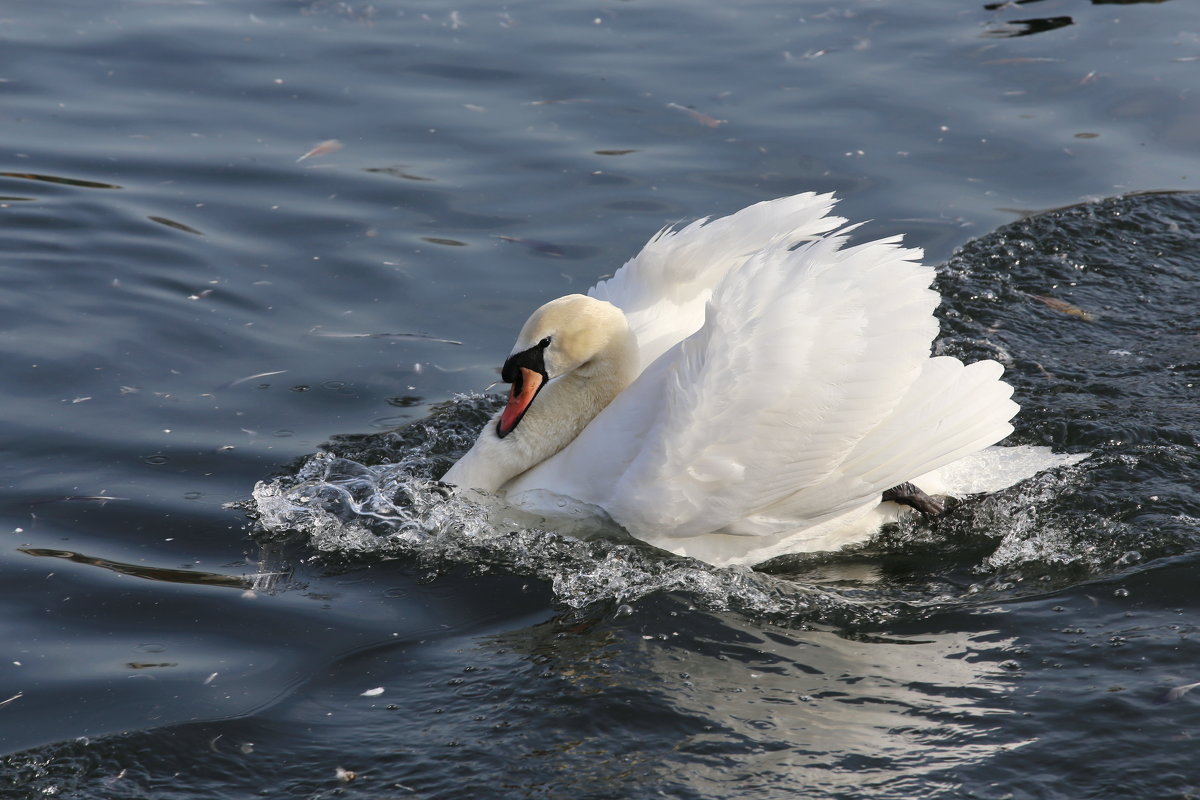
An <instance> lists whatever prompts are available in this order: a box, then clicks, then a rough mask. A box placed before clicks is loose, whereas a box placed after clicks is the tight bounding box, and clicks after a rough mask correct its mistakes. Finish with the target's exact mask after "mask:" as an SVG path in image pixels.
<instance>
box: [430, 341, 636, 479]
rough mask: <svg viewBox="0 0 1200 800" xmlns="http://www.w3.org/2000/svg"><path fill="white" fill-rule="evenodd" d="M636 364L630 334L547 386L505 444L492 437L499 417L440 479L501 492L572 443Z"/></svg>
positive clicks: (628, 378) (628, 379) (629, 377)
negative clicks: (512, 481) (519, 476)
mask: <svg viewBox="0 0 1200 800" xmlns="http://www.w3.org/2000/svg"><path fill="white" fill-rule="evenodd" d="M636 362H637V348H636V345H635V342H634V338H633V334H632V333H630V334H628V336H627V337H620V338H619V339H618V340H617V341H615V342H613V343H612V345H610V346H609V347H608V348H606V349H605V350H604V351H601V352H600V353H598V354H597V355H596V356H595V357H593V358H592V359H591V360H589V361H588V362H587V363H585V364H583V365H581V366H579V367H577V368H576V369H574V370H572V371H571V372H568V373H567V374H565V375H562V376H560V377H558V378H555V379H554V380H552V381H550V382H549V383H548V384H546V386H545V387H544V388H543V389H542V391H541V392H540V393H539V394H538V396H537V398H536V399H535V400H534V402H533V404H532V405H531V406H530V407H529V410H528V411H527V412H525V416H524V417H523V418H522V419H521V423H520V425H518V426H517V428H516V429H515V430H513V431H512V433H510V434H509V435H508V436H506V437H504V438H503V439H501V438H500V437H499V436H498V435H497V433H496V422H497V420H498V418H499V416H500V415H499V413H497V414H496V416H494V417H492V419H491V420H489V421H488V423H487V425H485V426H484V429H483V431H482V432H481V433H480V434H479V438H478V439H477V440H476V441H475V444H474V446H473V447H472V448H471V449H470V450H469V451H468V452H467V454H466V455H464V456H463V457H462V458H461V459H459V460H458V463H456V464H455V465H454V466H453V467H451V468H450V471H449V472H447V473H446V474H445V475H444V476H443V477H442V480H443V481H445V482H446V483H452V484H454V485H456V486H458V487H460V488H464V489H468V488H469V489H482V490H483V491H486V492H497V491H500V490H502V489H503V487H504V485H505V484H506V483H508V482H509V481H511V480H512V479H513V478H515V477H517V476H518V475H520V474H521V473H523V472H525V471H526V470H528V469H530V468H532V467H535V466H537V465H538V464H540V463H542V462H543V461H545V460H546V459H547V458H550V457H551V456H552V455H554V454H555V453H557V452H558V451H559V450H562V449H563V448H564V447H566V446H567V445H569V444H570V443H571V442H572V441H574V440H575V437H576V436H578V435H579V433H580V431H582V430H583V429H584V427H585V426H587V424H588V423H589V422H591V421H592V419H593V418H595V416H596V415H597V414H599V413H600V412H601V411H603V410H604V408H605V406H607V405H608V404H609V403H611V402H612V400H613V398H614V397H616V396H617V395H618V394H620V392H621V391H622V390H623V389H624V388H625V387H626V386H628V385H629V383H630V382H631V381H632V380H633V378H634V370H635V364H636Z"/></svg>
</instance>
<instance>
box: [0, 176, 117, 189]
mask: <svg viewBox="0 0 1200 800" xmlns="http://www.w3.org/2000/svg"><path fill="white" fill-rule="evenodd" d="M0 178H24V179H25V180H27V181H44V182H45V183H61V184H63V185H65V186H78V187H79V188H81V189H122V188H124V187H122V186H118V185H117V184H115V183H100V182H99V181H81V180H79V179H78V178H61V177H59V176H57V175H42V174H40V173H37V172H0Z"/></svg>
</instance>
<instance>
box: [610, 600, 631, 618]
mask: <svg viewBox="0 0 1200 800" xmlns="http://www.w3.org/2000/svg"><path fill="white" fill-rule="evenodd" d="M631 614H633V606H631V605H629V604H628V603H622V604H621V605H619V606H617V610H616V611H615V612H614V613H613V616H614V617H628V616H630V615H631Z"/></svg>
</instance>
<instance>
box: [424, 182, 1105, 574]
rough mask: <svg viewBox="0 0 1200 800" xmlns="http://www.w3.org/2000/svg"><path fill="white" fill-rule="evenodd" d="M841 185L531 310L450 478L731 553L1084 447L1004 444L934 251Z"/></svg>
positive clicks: (742, 219) (1004, 425)
mask: <svg viewBox="0 0 1200 800" xmlns="http://www.w3.org/2000/svg"><path fill="white" fill-rule="evenodd" d="M834 202H835V200H834V198H833V196H832V194H814V193H805V194H798V195H795V196H791V197H783V198H779V199H776V200H769V201H765V202H761V203H757V204H755V205H752V206H750V207H748V208H745V209H743V210H741V211H739V212H737V213H735V214H732V215H730V216H727V217H723V218H720V219H701V220H698V221H696V222H694V223H692V224H690V225H687V226H686V227H682V228H671V227H668V228H664V229H663V230H661V231H659V233H658V234H656V235H655V236H654V237H652V238H651V239H650V241H649V242H648V243H647V244H646V246H645V247H644V248H643V249H642V251H641V252H640V253H639V254H638V255H637V256H635V257H634V258H633V259H631V260H630V261H629V262H627V263H626V264H625V265H624V266H623V267H621V269H620V270H618V271H617V272H616V273H615V274H614V275H613V276H612V277H611V278H609V279H608V280H605V281H601V282H599V283H597V284H596V285H595V286H593V287H592V288H591V289H590V290H589V291H588V293H587V294H586V295H581V294H571V295H567V296H565V297H560V298H558V299H556V300H551V301H550V302H548V303H546V304H545V305H543V306H542V307H541V308H539V309H537V310H536V311H534V312H533V314H532V316H530V317H529V319H528V321H527V322H526V323H525V325H524V326H523V327H522V328H521V331H520V333H519V335H518V336H517V341H516V344H515V345H514V347H513V349H512V351H511V353H510V355H509V356H508V358H507V360H506V361H505V362H504V365H503V368H502V370H501V378H502V380H503V381H504V382H506V383H509V384H510V390H509V394H508V402H507V403H506V405H505V406H504V408H503V409H501V410H500V411H499V412H497V413H496V415H495V416H494V417H493V418H492V419H491V420H490V421H489V422H488V423H487V424H486V425H485V426H484V429H483V431H482V432H481V433H480V434H479V437H478V439H477V440H476V441H475V443H474V445H473V446H472V447H471V448H470V450H469V451H468V452H467V453H466V454H464V455H463V456H462V457H461V458H460V459H459V460H458V461H457V462H456V463H455V464H454V465H453V466H452V467H451V468H450V470H449V471H448V472H447V473H446V474H445V475H444V476H443V477H442V481H443V482H444V483H448V484H453V485H455V486H457V487H458V488H459V489H460V490H472V491H475V492H482V493H484V495H485V496H500V497H503V499H504V501H505V502H506V503H507V504H508V505H510V506H514V507H516V508H519V509H523V510H525V511H529V512H532V513H535V514H540V515H544V516H549V517H552V518H561V519H564V520H569V519H595V518H599V519H610V520H612V521H613V522H615V523H617V524H618V525H620V526H622V527H623V528H624V529H625V530H626V531H628V532H629V533H630V534H632V535H633V536H635V537H637V538H638V539H641V540H643V541H645V542H648V543H649V544H652V545H655V546H657V547H660V548H662V549H665V550H668V551H671V552H673V553H676V554H679V555H685V556H691V557H694V558H698V559H700V560H703V561H707V562H709V563H712V564H715V565H718V566H725V565H734V564H742V565H752V564H756V563H759V562H761V561H764V560H767V559H769V558H773V557H775V556H778V555H782V554H785V553H794V552H811V551H817V550H834V549H837V548H840V547H842V546H844V545H846V544H849V543H853V542H858V541H862V540H864V539H866V538H868V537H869V536H870V535H871V534H872V533H874V532H875V531H876V530H877V529H878V528H879V526H880V525H881V524H882V523H884V522H887V521H890V520H894V519H896V518H897V517H898V515H899V514H900V513H902V509H901V504H905V505H910V506H913V507H915V508H918V509H920V510H921V511H923V512H926V513H937V512H938V511H940V510H941V506H940V504H939V503H938V502H937V501H936V500H934V499H933V498H932V497H931V494H951V495H955V494H957V495H961V494H965V493H974V492H982V491H996V490H997V489H1000V488H1004V487H1005V486H1008V485H1011V484H1013V483H1015V482H1017V481H1018V480H1021V479H1023V478H1025V477H1028V476H1030V475H1032V474H1034V473H1035V472H1037V471H1039V470H1041V469H1044V468H1047V467H1051V466H1058V465H1062V464H1067V463H1073V461H1075V460H1078V459H1079V458H1082V456H1062V455H1053V454H1051V453H1050V452H1049V450H1048V448H1034V447H991V445H994V444H995V443H996V442H999V441H1000V440H1001V439H1004V438H1005V437H1006V436H1007V435H1008V434H1009V433H1011V432H1012V425H1011V424H1010V420H1011V419H1012V418H1013V417H1014V416H1015V415H1016V413H1017V411H1018V406H1017V404H1016V403H1015V402H1013V401H1012V399H1011V395H1012V388H1011V387H1010V386H1009V385H1008V384H1007V383H1005V382H1004V381H1003V380H1001V373H1002V372H1003V368H1002V367H1001V366H1000V364H998V363H996V362H995V361H978V362H975V363H972V364H969V365H964V364H963V363H962V362H961V361H959V360H958V359H955V358H951V357H947V356H931V353H930V350H931V345H932V342H933V340H934V338H935V336H936V335H937V333H938V322H937V319H936V318H935V317H934V315H933V311H934V308H935V307H936V306H937V304H938V302H939V300H940V297H939V295H938V294H937V292H936V291H935V290H933V289H932V288H931V286H930V285H931V283H932V281H933V277H934V272H933V269H932V268H930V267H928V266H924V265H922V264H921V263H920V259H921V257H922V252H921V251H920V250H917V249H906V248H904V247H902V246H900V237H899V236H893V237H890V238H884V239H878V240H875V241H869V242H866V243H862V244H854V245H851V244H849V242H848V238H849V234H850V232H851V231H853V230H854V229H855V228H857V227H858V226H847V224H846V220H844V219H842V218H840V217H836V216H831V215H830V213H829V212H830V210H831V209H832V207H833V205H834ZM903 513H910V512H909V511H908V510H907V509H906V510H904V512H903Z"/></svg>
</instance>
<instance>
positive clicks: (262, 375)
mask: <svg viewBox="0 0 1200 800" xmlns="http://www.w3.org/2000/svg"><path fill="white" fill-rule="evenodd" d="M285 372H287V370H286V369H277V370H274V371H272V372H258V373H255V374H254V375H247V376H246V377H244V378H238V379H237V380H236V381H233V382H231V383H227V384H225V385H224V386H222V387H221V388H222V389H229V388H231V387H233V386H237V385H238V384H239V383H245V382H246V381H252V380H254V379H255V378H269V377H270V376H272V375H282V374H283V373H285Z"/></svg>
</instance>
